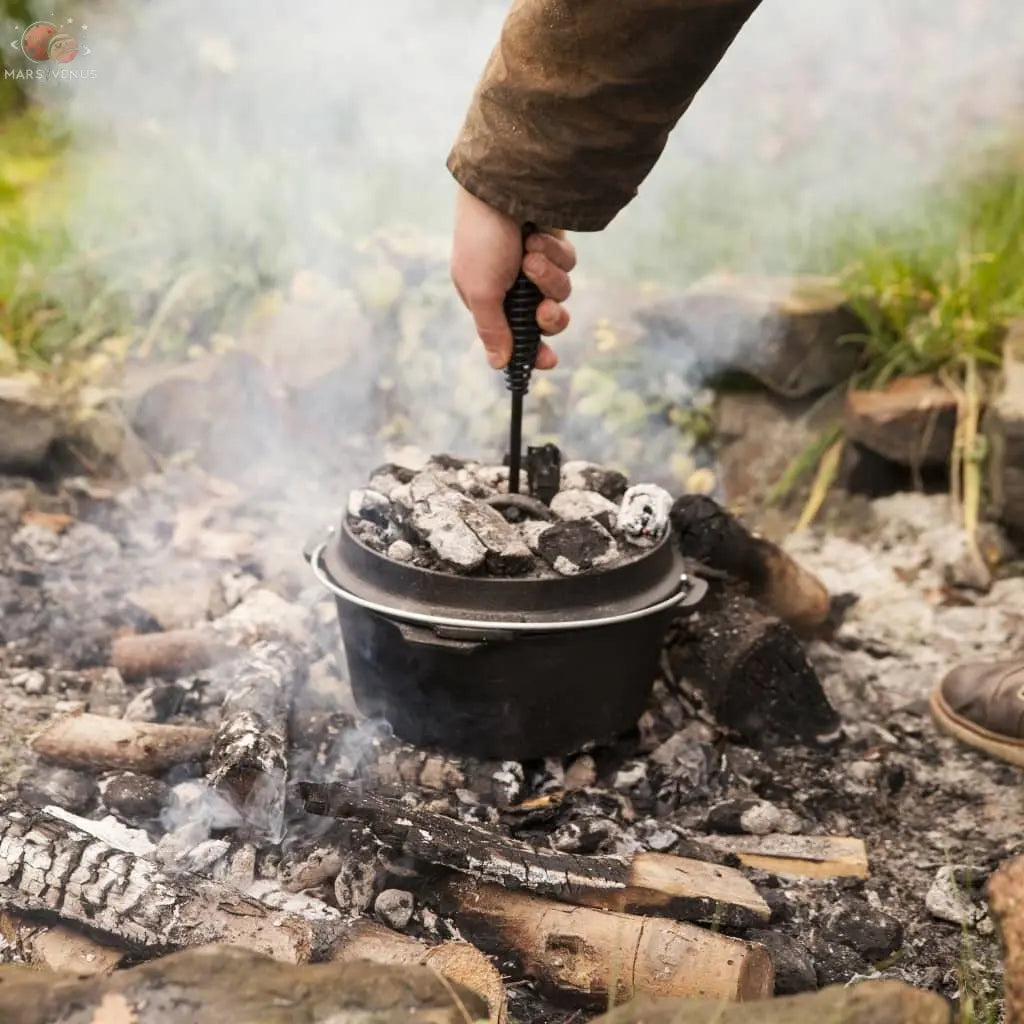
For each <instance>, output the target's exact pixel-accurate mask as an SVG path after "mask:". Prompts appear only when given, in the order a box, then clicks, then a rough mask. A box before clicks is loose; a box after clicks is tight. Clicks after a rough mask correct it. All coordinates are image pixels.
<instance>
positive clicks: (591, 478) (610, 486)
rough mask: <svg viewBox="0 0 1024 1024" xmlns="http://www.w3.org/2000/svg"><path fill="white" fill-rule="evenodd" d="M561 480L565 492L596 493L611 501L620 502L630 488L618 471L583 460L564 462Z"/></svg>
mask: <svg viewBox="0 0 1024 1024" xmlns="http://www.w3.org/2000/svg"><path fill="white" fill-rule="evenodd" d="M559 479H560V486H561V489H562V490H563V491H571V490H582V491H594V492H596V493H597V494H600V495H601V497H602V498H607V499H608V500H609V501H620V500H621V499H622V495H623V494H625V493H626V488H627V486H629V481H628V480H627V479H626V477H625V476H623V475H622V473H620V472H619V471H618V470H615V469H609V468H608V467H607V466H599V465H598V464H597V463H595V462H585V461H583V460H582V459H570V460H569V461H568V462H563V463H562V469H561V474H560V478H559Z"/></svg>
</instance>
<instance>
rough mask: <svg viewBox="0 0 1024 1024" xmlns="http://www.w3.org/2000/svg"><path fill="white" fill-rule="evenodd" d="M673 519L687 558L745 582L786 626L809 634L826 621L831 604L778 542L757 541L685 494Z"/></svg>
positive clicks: (703, 499)
mask: <svg viewBox="0 0 1024 1024" xmlns="http://www.w3.org/2000/svg"><path fill="white" fill-rule="evenodd" d="M671 519H672V528H673V531H674V533H675V536H676V542H677V543H678V545H679V549H680V551H681V552H682V553H683V555H684V556H685V557H687V558H692V559H694V560H695V561H697V562H701V563H703V564H704V565H707V566H709V567H710V568H712V569H718V570H720V571H722V572H726V573H728V574H729V575H730V576H732V577H733V578H734V579H736V580H737V581H739V582H741V583H744V584H745V585H746V586H747V588H748V591H749V593H750V596H751V597H753V598H755V599H756V600H757V601H759V602H760V603H761V604H763V605H764V606H765V608H767V609H768V610H769V611H771V612H772V613H774V614H775V615H777V616H778V617H779V618H780V619H782V620H783V621H784V622H786V623H788V624H789V625H790V626H792V627H794V628H796V629H801V630H813V629H817V628H819V627H821V626H823V625H825V624H826V623H828V622H829V619H830V616H831V614H832V600H831V597H830V596H829V592H828V590H827V589H826V588H825V585H824V584H823V583H822V582H821V580H819V579H818V577H817V576H815V575H814V574H813V573H811V572H808V571H807V570H806V569H804V568H803V567H802V566H800V565H799V564H798V563H797V562H796V561H795V560H794V559H793V558H792V557H791V556H790V555H788V554H787V553H786V552H785V551H783V550H782V548H780V547H779V546H778V545H777V544H774V543H773V542H772V541H770V540H766V539H765V538H763V537H755V536H754V535H753V534H752V533H751V532H750V531H749V530H748V529H747V528H746V527H745V526H744V525H743V524H742V523H741V522H740V521H739V520H738V519H737V518H736V517H735V516H734V515H732V514H731V513H730V512H728V511H726V509H724V508H723V507H722V506H721V505H719V504H718V503H717V502H716V501H714V500H713V499H712V498H709V497H707V496H706V495H702V494H686V495H683V496H682V497H681V498H678V499H677V500H676V502H675V504H673V506H672V513H671Z"/></svg>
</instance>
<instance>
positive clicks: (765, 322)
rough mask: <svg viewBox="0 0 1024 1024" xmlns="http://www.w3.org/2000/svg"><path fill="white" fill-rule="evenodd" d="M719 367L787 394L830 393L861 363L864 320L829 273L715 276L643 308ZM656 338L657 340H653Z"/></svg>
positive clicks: (650, 325)
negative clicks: (857, 338) (860, 338)
mask: <svg viewBox="0 0 1024 1024" xmlns="http://www.w3.org/2000/svg"><path fill="white" fill-rule="evenodd" d="M638 319H639V320H640V322H641V323H642V324H643V325H644V326H645V327H646V329H647V331H648V335H651V334H653V335H655V336H656V337H657V336H660V337H662V338H664V337H666V336H667V337H668V338H670V339H671V340H672V341H674V342H675V343H676V344H678V345H679V346H680V347H681V348H682V347H685V348H687V349H688V350H689V351H691V352H692V353H693V354H694V355H696V357H697V358H698V359H700V360H701V361H702V362H704V363H705V364H707V365H709V366H710V367H712V368H714V369H720V370H726V371H734V372H735V371H738V372H741V373H744V374H747V375H748V376H750V377H753V378H754V379H755V380H757V381H758V382H759V383H760V384H761V385H762V386H763V387H765V388H767V389H768V390H769V391H772V392H774V393H775V394H777V395H781V396H783V397H785V398H802V397H804V396H807V395H811V394H815V393H819V392H822V391H827V390H828V389H829V388H832V387H835V385H837V384H839V383H841V382H843V381H845V380H847V379H848V378H849V376H850V375H851V373H852V372H853V371H854V369H856V367H857V364H858V363H859V361H860V355H861V345H860V344H858V343H856V342H852V341H851V340H850V339H851V338H852V337H854V336H856V335H858V334H863V333H864V325H863V324H862V323H861V321H860V319H859V318H858V317H857V315H856V314H855V313H854V312H853V311H852V310H851V309H850V307H849V305H848V304H847V301H846V295H845V293H844V291H843V289H842V288H841V287H840V285H839V283H838V282H837V281H835V280H833V279H832V278H827V277H816V276H804V277H790V276H786V277H763V276H753V275H749V276H748V275H737V274H729V273H718V274H713V275H710V276H709V277H706V278H703V279H702V280H700V281H698V282H697V283H696V284H694V285H693V286H692V287H691V288H689V289H687V290H686V291H684V292H682V294H679V295H677V296H675V297H672V298H668V299H665V300H662V301H660V302H659V303H657V304H656V305H653V306H651V307H649V308H648V309H646V310H644V311H642V312H640V313H638ZM651 343H654V341H653V340H652V341H651Z"/></svg>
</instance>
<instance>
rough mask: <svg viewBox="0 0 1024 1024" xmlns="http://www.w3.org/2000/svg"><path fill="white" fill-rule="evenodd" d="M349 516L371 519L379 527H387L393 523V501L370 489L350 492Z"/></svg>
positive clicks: (364, 488) (363, 488) (365, 488)
mask: <svg viewBox="0 0 1024 1024" xmlns="http://www.w3.org/2000/svg"><path fill="white" fill-rule="evenodd" d="M348 514H349V515H350V516H351V517H352V518H353V519H369V520H370V522H372V523H376V524H377V525H378V526H387V525H388V523H390V521H391V501H390V500H389V499H388V496H387V495H386V494H381V493H380V492H379V491H375V490H373V489H372V488H369V487H362V488H358V489H356V490H354V491H350V492H349V496H348Z"/></svg>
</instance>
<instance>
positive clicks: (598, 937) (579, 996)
mask: <svg viewBox="0 0 1024 1024" xmlns="http://www.w3.org/2000/svg"><path fill="white" fill-rule="evenodd" d="M433 895H434V900H435V901H436V905H437V907H438V909H439V910H440V911H441V912H442V913H444V914H447V915H450V916H452V917H453V918H454V920H455V923H456V924H457V925H458V927H459V929H460V931H461V932H462V933H463V934H464V935H465V936H467V937H468V938H469V939H470V940H471V941H472V942H473V944H474V945H476V946H478V947H479V948H481V949H483V950H484V951H485V952H490V953H494V954H499V955H502V956H508V957H511V958H512V960H513V961H514V962H515V963H516V964H517V966H518V969H519V971H520V972H521V973H522V974H523V975H524V976H525V977H528V978H530V979H532V980H533V981H534V982H535V983H536V984H537V985H538V987H539V988H540V989H541V990H542V991H543V992H545V993H546V994H547V995H548V996H549V997H551V998H553V999H558V1000H562V1001H566V1002H571V1003H576V1004H581V1005H587V1006H594V1005H598V1006H607V1004H608V1001H609V998H611V999H612V1000H613V1001H615V1002H623V1001H625V1000H627V999H630V998H632V997H633V996H634V995H658V996H687V997H695V998H696V997H700V998H710V999H728V1000H737V1001H744V1000H749V999H767V998H768V997H769V996H771V994H772V990H773V987H774V980H775V979H774V969H773V966H772V959H771V956H770V955H769V953H768V951H767V950H766V949H765V948H764V947H763V946H760V945H757V944H755V943H748V942H743V941H741V940H739V939H733V938H729V937H728V936H725V935H721V934H719V933H716V932H713V931H709V930H707V929H705V928H698V927H696V926H694V925H691V924H685V923H683V922H680V921H668V920H665V919H664V918H656V917H637V916H633V915H631V914H618V913H612V912H610V911H607V910H594V909H591V908H590V907H570V906H566V905H565V904H561V903H555V902H553V901H552V900H546V899H542V898H541V897H539V896H534V895H531V894H528V893H524V892H510V891H509V890H507V889H503V888H501V887H500V886H495V885H487V884H482V883H479V882H476V881H474V880H472V879H470V878H467V877H465V876H461V875H450V876H448V878H447V879H444V880H441V881H439V882H438V883H437V884H436V885H435V887H434V888H433Z"/></svg>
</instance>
